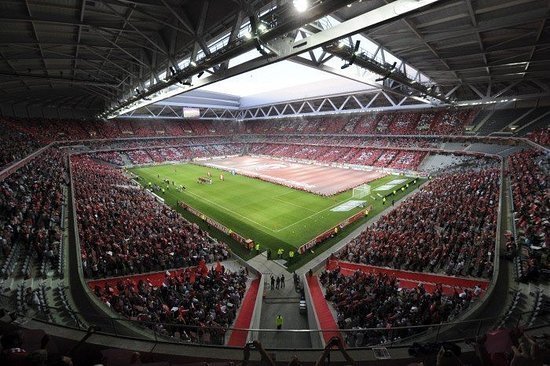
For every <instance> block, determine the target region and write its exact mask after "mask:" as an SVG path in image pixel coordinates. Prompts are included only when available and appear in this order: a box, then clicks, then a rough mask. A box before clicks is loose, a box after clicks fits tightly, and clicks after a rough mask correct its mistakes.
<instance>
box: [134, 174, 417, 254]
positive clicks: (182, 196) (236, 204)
mask: <svg viewBox="0 0 550 366" xmlns="http://www.w3.org/2000/svg"><path fill="white" fill-rule="evenodd" d="M131 171H132V172H133V173H134V174H136V175H138V176H139V177H140V178H141V183H142V184H143V185H144V186H148V184H149V182H151V183H153V184H157V185H159V186H161V187H164V188H166V187H167V185H166V183H164V182H163V180H164V179H169V180H170V182H172V181H174V182H175V185H172V184H170V185H169V189H167V190H166V191H165V193H164V194H162V193H160V196H162V197H163V198H164V199H165V200H166V203H167V204H169V205H170V206H172V207H176V203H177V201H184V202H185V203H187V204H188V205H189V206H191V207H193V208H195V209H197V210H199V211H201V212H202V213H204V214H205V215H206V216H209V217H211V218H212V219H214V220H216V221H218V222H220V223H222V224H223V225H225V226H226V227H228V228H230V229H231V230H233V231H235V232H237V233H239V234H241V235H242V236H244V237H247V238H251V239H253V240H254V241H256V242H258V243H260V246H261V248H262V250H263V249H265V248H271V250H272V251H273V252H275V251H276V250H277V249H278V248H283V249H285V253H288V251H289V250H291V249H292V250H296V248H298V247H299V246H300V245H302V244H304V243H306V242H307V241H309V240H311V239H312V238H314V237H315V236H317V235H319V234H321V233H322V232H324V231H326V230H328V229H330V228H331V227H333V226H335V225H337V224H338V223H340V222H342V221H343V220H344V219H346V218H348V217H350V216H352V215H353V214H354V213H357V212H359V211H360V210H361V209H360V208H354V209H352V210H350V211H345V212H334V211H330V209H331V208H333V207H335V206H338V205H340V204H342V203H344V202H346V201H348V200H349V199H351V198H352V197H351V196H352V192H351V190H349V191H346V192H343V193H340V194H338V195H335V196H332V197H322V196H318V195H315V194H312V193H308V192H304V191H300V190H296V189H292V188H288V187H285V186H281V185H278V184H273V183H269V182H264V181H261V180H258V179H254V178H249V177H245V176H241V175H236V176H232V175H230V174H229V173H227V172H223V171H221V170H217V169H214V168H210V167H209V168H207V167H203V166H198V165H192V164H177V165H173V164H170V165H159V166H150V167H141V168H133V169H131ZM207 172H211V173H212V177H213V184H212V185H208V184H199V183H197V182H196V180H197V177H199V176H206V174H207ZM220 173H223V174H224V178H225V180H224V181H223V182H222V181H220V180H219V175H220ZM397 178H398V177H396V176H393V175H389V176H386V177H383V178H380V179H377V180H375V181H374V182H371V183H370V185H371V187H372V188H373V189H374V188H376V187H378V186H381V185H383V184H386V183H388V182H389V181H391V180H394V179H397ZM401 178H402V177H401ZM180 184H183V185H184V186H185V187H186V189H185V190H184V191H182V192H179V191H177V190H176V187H177V186H179V185H180ZM410 190H411V189H408V190H407V191H406V192H401V191H399V193H398V195H397V196H396V197H395V199H399V198H400V197H401V196H402V195H404V194H406V193H409V192H410ZM379 193H381V194H389V193H391V192H383V191H382V192H379ZM371 195H372V196H376V193H375V192H372V193H371ZM377 197H378V196H377ZM365 199H366V200H367V202H368V204H372V205H373V212H372V214H376V213H378V212H380V211H381V210H382V209H383V208H384V207H386V206H385V205H383V204H382V200H381V198H379V197H378V199H377V200H376V201H374V200H372V199H371V198H370V197H366V198H365ZM390 202H391V198H388V202H387V204H386V205H388V206H389V205H391V203H390ZM179 211H180V212H181V210H179ZM372 214H371V216H372ZM184 216H186V217H187V218H188V219H189V218H190V217H189V214H187V215H184ZM193 221H195V220H193ZM354 226H355V225H354ZM226 238H227V236H226ZM218 239H221V240H224V238H223V237H221V238H220V237H218ZM224 241H228V240H227V239H225V240H224ZM329 241H330V240H329ZM230 244H231V243H230ZM332 244H334V243H332ZM232 248H233V249H234V250H235V249H237V250H236V251H237V254H239V255H241V256H245V257H248V256H247V255H246V252H244V250H243V249H242V248H235V247H234V246H232ZM301 257H304V258H300V259H302V260H299V262H302V261H303V260H305V259H306V258H305V257H306V256H301ZM295 261H298V259H295ZM304 263H305V262H304ZM295 264H297V263H295Z"/></svg>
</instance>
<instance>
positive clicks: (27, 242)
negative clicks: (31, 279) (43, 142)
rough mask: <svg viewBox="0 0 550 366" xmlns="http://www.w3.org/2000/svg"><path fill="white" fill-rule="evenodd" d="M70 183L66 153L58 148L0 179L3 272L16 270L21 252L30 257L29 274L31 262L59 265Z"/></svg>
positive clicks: (4, 273) (28, 272) (0, 243)
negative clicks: (63, 210)
mask: <svg viewBox="0 0 550 366" xmlns="http://www.w3.org/2000/svg"><path fill="white" fill-rule="evenodd" d="M67 184H68V177H67V174H66V171H65V164H64V161H63V155H62V154H61V152H60V151H59V150H57V149H54V148H50V149H48V150H46V151H44V152H43V153H42V154H40V156H38V157H35V158H34V159H33V160H32V161H30V162H29V163H27V164H26V165H25V166H23V167H21V168H19V169H18V170H17V171H15V172H14V173H12V174H11V175H10V176H8V177H7V178H6V179H4V180H3V181H1V182H0V259H2V263H3V265H4V267H2V272H3V273H2V274H3V275H5V276H7V275H9V274H10V273H11V271H13V269H14V265H15V262H14V261H16V260H17V259H18V258H19V257H20V255H19V254H23V258H26V257H28V258H27V259H26V260H25V261H26V263H28V264H29V268H27V270H26V271H25V274H26V275H27V276H28V275H30V267H31V263H37V264H40V263H42V262H44V264H45V265H47V266H52V267H53V266H55V264H56V262H57V260H58V255H59V244H60V240H61V235H62V234H61V229H60V224H61V206H62V203H63V191H62V187H63V185H67ZM10 263H12V264H13V266H12V265H10ZM6 266H7V267H6Z"/></svg>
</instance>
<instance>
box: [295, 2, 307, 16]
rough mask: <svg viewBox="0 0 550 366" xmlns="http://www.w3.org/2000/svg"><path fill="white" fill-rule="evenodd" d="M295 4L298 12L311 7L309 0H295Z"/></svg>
mask: <svg viewBox="0 0 550 366" xmlns="http://www.w3.org/2000/svg"><path fill="white" fill-rule="evenodd" d="M293 4H294V7H295V8H296V11H297V12H298V13H303V12H304V11H306V10H307V9H308V8H309V3H308V1H307V0H294V1H293Z"/></svg>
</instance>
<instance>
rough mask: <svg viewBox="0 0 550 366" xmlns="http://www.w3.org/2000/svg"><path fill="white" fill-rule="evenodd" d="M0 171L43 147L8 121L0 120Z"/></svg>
mask: <svg viewBox="0 0 550 366" xmlns="http://www.w3.org/2000/svg"><path fill="white" fill-rule="evenodd" d="M0 145H1V146H2V148H1V149H0V171H2V170H3V169H4V168H5V167H7V166H8V165H10V164H11V163H13V162H15V161H18V160H21V159H22V158H24V157H25V156H27V155H29V154H30V153H32V152H33V151H35V150H37V149H38V148H39V147H41V144H40V143H38V142H37V141H35V140H34V139H33V138H32V137H31V136H29V135H28V134H27V133H25V132H23V131H20V130H18V129H15V128H13V127H12V125H11V124H8V122H7V120H5V119H2V118H0Z"/></svg>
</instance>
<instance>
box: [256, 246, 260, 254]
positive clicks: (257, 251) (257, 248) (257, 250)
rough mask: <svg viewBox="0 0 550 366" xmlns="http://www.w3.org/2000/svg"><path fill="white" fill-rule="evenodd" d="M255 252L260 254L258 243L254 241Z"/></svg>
mask: <svg viewBox="0 0 550 366" xmlns="http://www.w3.org/2000/svg"><path fill="white" fill-rule="evenodd" d="M255 248H256V254H260V243H256V247H255Z"/></svg>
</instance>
